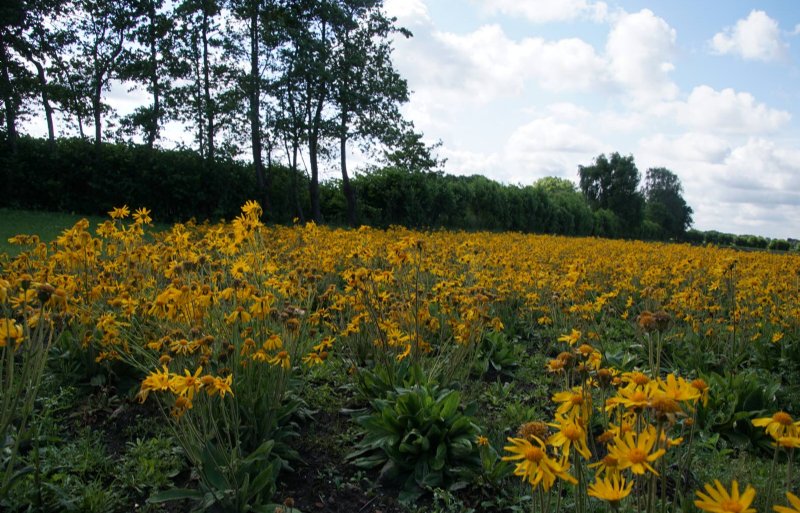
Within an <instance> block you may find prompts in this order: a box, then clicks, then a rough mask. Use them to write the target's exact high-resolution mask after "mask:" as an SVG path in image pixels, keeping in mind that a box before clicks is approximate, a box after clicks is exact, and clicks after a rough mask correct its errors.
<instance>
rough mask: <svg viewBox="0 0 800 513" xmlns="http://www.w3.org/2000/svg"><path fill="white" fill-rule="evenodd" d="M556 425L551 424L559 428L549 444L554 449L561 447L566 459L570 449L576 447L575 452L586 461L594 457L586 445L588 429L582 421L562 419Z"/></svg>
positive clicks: (558, 419)
mask: <svg viewBox="0 0 800 513" xmlns="http://www.w3.org/2000/svg"><path fill="white" fill-rule="evenodd" d="M556 420H557V422H556V423H555V424H550V426H552V427H554V428H558V432H556V433H555V434H553V435H552V436H551V437H550V438H549V439H548V440H547V443H549V444H550V445H552V446H553V447H560V448H561V454H562V455H563V456H564V457H566V456H568V455H569V451H570V449H571V448H572V447H573V446H574V447H575V450H576V451H577V452H578V454H580V455H581V456H583V457H584V458H585V459H587V460H588V459H589V458H591V457H592V453H591V451H589V447H588V446H587V445H586V429H585V428H584V427H583V425H582V424H581V421H580V419H577V418H567V417H560V418H557V419H556Z"/></svg>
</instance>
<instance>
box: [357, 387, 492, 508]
mask: <svg viewBox="0 0 800 513" xmlns="http://www.w3.org/2000/svg"><path fill="white" fill-rule="evenodd" d="M460 401H461V395H460V394H459V393H458V392H456V391H454V390H446V389H443V390H439V389H438V388H437V387H435V386H414V387H411V388H397V389H396V390H395V392H394V393H393V394H392V396H391V397H389V398H387V399H375V400H373V401H372V403H371V404H372V410H373V411H372V412H370V413H367V414H365V415H362V416H360V417H358V418H357V419H356V421H357V422H358V424H359V425H360V426H361V427H362V429H363V430H364V437H363V439H362V440H361V441H360V442H359V443H358V444H357V446H356V451H355V452H353V453H351V454H350V455H349V456H348V459H350V460H352V461H353V463H354V464H355V465H356V466H358V467H360V468H373V467H377V466H380V465H383V468H382V470H381V475H382V476H383V477H384V478H386V479H397V480H399V481H400V482H401V483H402V485H403V490H404V494H403V496H402V497H403V498H406V499H414V498H415V497H418V496H419V495H420V494H421V493H423V491H425V490H429V489H433V488H446V489H449V490H456V489H459V488H462V487H464V486H467V484H468V481H467V480H468V479H470V476H472V475H473V474H474V472H476V471H477V470H479V469H480V468H481V462H480V458H479V455H478V451H477V448H476V447H475V439H476V436H477V434H478V427H477V426H476V425H475V423H474V422H473V421H472V418H471V417H470V416H469V415H468V414H467V413H462V412H460V411H459V406H460Z"/></svg>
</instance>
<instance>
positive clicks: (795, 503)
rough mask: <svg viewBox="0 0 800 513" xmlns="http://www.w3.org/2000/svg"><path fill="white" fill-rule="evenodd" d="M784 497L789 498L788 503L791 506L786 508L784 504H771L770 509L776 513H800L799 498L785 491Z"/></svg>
mask: <svg viewBox="0 0 800 513" xmlns="http://www.w3.org/2000/svg"><path fill="white" fill-rule="evenodd" d="M786 498H787V499H789V503H791V505H792V507H791V508H787V507H786V506H772V509H773V510H774V511H777V512H778V513H800V498H798V497H797V495H795V494H793V493H792V492H786Z"/></svg>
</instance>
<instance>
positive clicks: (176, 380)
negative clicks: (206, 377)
mask: <svg viewBox="0 0 800 513" xmlns="http://www.w3.org/2000/svg"><path fill="white" fill-rule="evenodd" d="M183 372H184V375H183V376H178V375H175V376H173V377H172V378H171V379H170V380H169V387H170V389H171V390H172V393H174V394H177V395H181V396H187V397H188V398H189V400H191V399H193V398H194V394H195V393H196V392H198V391H199V390H200V388H201V387H202V386H203V383H202V381H201V380H200V373H201V372H203V368H202V367H198V368H197V370H196V371H195V372H194V375H192V374H190V373H189V371H188V370H186V369H184V370H183Z"/></svg>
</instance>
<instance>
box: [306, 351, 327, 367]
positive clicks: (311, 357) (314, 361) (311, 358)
mask: <svg viewBox="0 0 800 513" xmlns="http://www.w3.org/2000/svg"><path fill="white" fill-rule="evenodd" d="M303 363H305V364H306V365H308V366H309V367H311V366H314V365H322V364H323V363H324V360H323V359H322V357H321V356H320V354H319V353H316V352H314V353H308V354H307V355H306V356H304V357H303Z"/></svg>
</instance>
